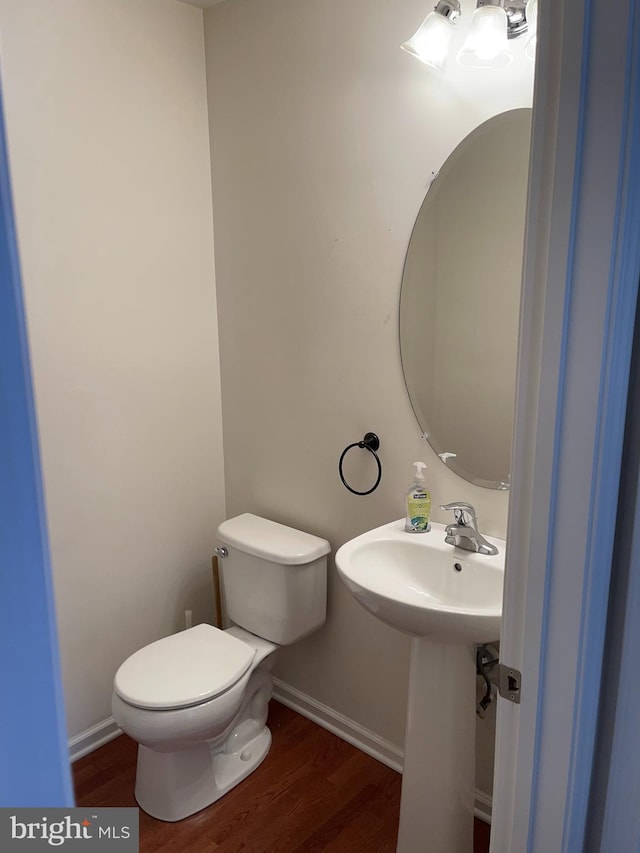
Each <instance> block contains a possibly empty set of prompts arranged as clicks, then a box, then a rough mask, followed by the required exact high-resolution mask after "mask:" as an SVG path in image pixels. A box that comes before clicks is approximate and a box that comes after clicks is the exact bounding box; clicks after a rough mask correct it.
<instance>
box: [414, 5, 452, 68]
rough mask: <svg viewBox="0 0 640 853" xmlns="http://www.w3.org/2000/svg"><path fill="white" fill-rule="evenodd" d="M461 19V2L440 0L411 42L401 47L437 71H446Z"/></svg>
mask: <svg viewBox="0 0 640 853" xmlns="http://www.w3.org/2000/svg"><path fill="white" fill-rule="evenodd" d="M459 17H460V3H459V0H438V3H437V5H436V7H435V9H434V10H433V12H430V13H429V14H428V15H427V17H426V18H425V19H424V21H423V22H422V23H421V24H420V26H419V27H418V29H417V30H416V32H415V33H414V35H412V36H411V38H410V39H409V41H406V42H404V44H401V45H400V47H401V48H402V49H403V50H406V51H407V53H410V54H411V55H412V56H415V57H416V59H419V60H420V62H424V63H425V65H430V66H431V67H432V68H435V69H436V70H437V71H444V66H445V63H446V61H447V56H448V55H449V48H450V47H451V39H452V38H453V31H454V27H455V24H456V21H457V20H458V18H459Z"/></svg>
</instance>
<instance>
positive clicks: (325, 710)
mask: <svg viewBox="0 0 640 853" xmlns="http://www.w3.org/2000/svg"><path fill="white" fill-rule="evenodd" d="M273 698H274V699H276V700H277V701H278V702H281V703H282V704H283V705H286V706H287V708H291V709H292V710H294V711H297V712H298V713H299V714H302V716H303V717H307V719H309V720H313V722H314V723H317V724H318V725H319V726H322V728H323V729H328V731H330V732H333V734H334V735H337V736H338V737H339V738H342V740H346V741H347V743H350V744H351V745H352V746H356V747H357V748H358V749H361V750H362V752H366V754H367V755H370V756H372V757H373V758H377V759H378V761H381V762H382V763H383V764H386V766H387V767H391V768H392V769H393V770H397V771H398V773H402V764H403V760H404V755H403V752H402V750H401V749H399V748H398V747H397V746H396V745H395V744H393V743H390V742H389V741H388V740H384V739H383V738H381V737H379V736H378V735H377V734H375V733H374V732H372V731H370V730H369V729H365V727H364V726H361V725H360V724H359V723H355V722H354V721H353V720H350V719H349V718H348V717H345V716H344V715H343V714H340V713H338V711H334V710H333V708H329V706H328V705H323V704H322V702H318V701H317V700H316V699H312V698H311V696H307V694H306V693H302V691H300V690H297V689H296V688H295V687H291V686H290V685H288V684H285V683H284V681H280V679H279V678H274V679H273Z"/></svg>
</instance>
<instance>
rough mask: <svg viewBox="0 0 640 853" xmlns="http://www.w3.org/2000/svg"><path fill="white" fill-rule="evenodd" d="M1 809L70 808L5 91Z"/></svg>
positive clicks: (0, 166) (0, 135)
mask: <svg viewBox="0 0 640 853" xmlns="http://www.w3.org/2000/svg"><path fill="white" fill-rule="evenodd" d="M0 672H2V684H3V691H4V690H6V691H7V692H6V693H4V692H3V701H2V702H0V756H2V761H1V762H0V806H1V807H16V808H17V807H27V806H34V807H35V806H42V807H45V806H52V807H53V806H60V807H68V806H72V805H73V791H72V786H71V772H70V768H69V757H68V749H67V737H66V725H65V715H64V703H63V697H62V684H61V678H60V661H59V655H58V637H57V631H56V619H55V608H54V599H53V585H52V579H51V564H50V560H49V547H48V540H47V528H46V519H45V510H44V496H43V489H42V474H41V469H40V454H39V449H38V434H37V428H36V417H35V409H34V397H33V388H32V382H31V368H30V363H29V348H28V341H27V331H26V322H25V312H24V304H23V297H22V287H21V281H20V264H19V259H18V248H17V239H16V228H15V220H14V215H13V206H12V198H11V183H10V178H9V164H8V152H7V143H6V134H5V125H4V115H3V110H2V94H1V91H0Z"/></svg>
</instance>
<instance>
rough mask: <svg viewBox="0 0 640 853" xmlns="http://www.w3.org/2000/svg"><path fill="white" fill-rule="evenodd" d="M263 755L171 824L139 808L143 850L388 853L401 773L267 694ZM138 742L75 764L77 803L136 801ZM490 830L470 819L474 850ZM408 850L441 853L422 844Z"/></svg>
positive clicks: (482, 851)
mask: <svg viewBox="0 0 640 853" xmlns="http://www.w3.org/2000/svg"><path fill="white" fill-rule="evenodd" d="M269 728H270V729H271V733H272V735H273V744H272V746H271V751H270V753H269V755H268V757H267V759H266V760H265V762H264V763H263V764H262V765H261V766H260V767H259V768H258V769H257V770H255V771H254V773H252V774H251V776H249V777H247V779H245V780H244V781H243V782H242V783H241V784H240V785H238V786H237V787H236V788H234V789H233V790H232V791H229V793H228V794H226V795H225V796H224V797H223V798H222V799H221V800H219V801H218V802H217V803H214V804H213V805H211V806H209V808H207V809H204V810H203V811H201V812H199V813H198V814H195V815H193V816H192V817H190V818H187V819H186V820H183V821H180V822H178V823H163V822H162V821H158V820H154V819H153V818H151V817H149V816H148V815H147V814H145V813H144V812H143V811H142V810H141V811H140V853H155V851H160V850H162V851H165V853H187V851H188V853H208V851H212V853H213V852H214V851H215V853H394V851H395V849H396V834H397V827H398V814H399V810H400V780H401V776H400V774H398V773H396V772H395V771H394V770H391V769H389V768H388V767H385V766H384V765H383V764H380V762H379V761H376V760H375V759H374V758H370V757H369V756H368V755H365V754H364V753H363V752H360V750H358V749H356V748H355V747H353V746H351V745H350V744H348V743H346V742H345V741H343V740H341V739H340V738H338V737H336V736H335V735H333V734H331V733H330V732H328V731H326V730H325V729H322V728H320V726H317V725H315V723H312V722H310V721H309V720H307V719H306V718H304V717H301V716H300V715H299V714H296V713H295V712H294V711H291V710H289V709H288V708H285V707H284V706H283V705H280V704H278V703H277V702H274V701H272V702H271V704H270V707H269ZM135 767H136V744H135V743H134V741H132V740H130V738H128V737H127V736H126V735H122V736H121V737H119V738H116V740H113V741H111V742H110V743H108V744H106V745H105V746H103V747H101V748H100V749H97V750H96V751H95V752H92V753H91V754H90V755H87V756H86V757H85V758H82V759H80V760H79V761H77V762H76V763H75V764H74V765H73V777H74V784H75V791H76V803H77V805H79V806H135V805H136V802H135V799H134V796H133V788H134V779H135ZM488 850H489V827H488V826H487V825H486V824H484V823H482V822H481V821H478V820H476V822H475V839H474V851H475V853H488ZM415 853H442V851H435V850H430V849H429V844H428V839H425V846H424V848H423V849H422V850H419V851H418V850H417V851H415Z"/></svg>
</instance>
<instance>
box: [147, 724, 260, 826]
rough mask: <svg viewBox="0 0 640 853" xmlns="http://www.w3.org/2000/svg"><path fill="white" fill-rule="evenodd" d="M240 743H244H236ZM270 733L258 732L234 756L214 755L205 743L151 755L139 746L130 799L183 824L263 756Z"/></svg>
mask: <svg viewBox="0 0 640 853" xmlns="http://www.w3.org/2000/svg"><path fill="white" fill-rule="evenodd" d="M241 740H243V739H241ZM270 746H271V732H270V731H269V729H268V728H267V727H266V726H264V728H262V730H261V731H260V732H259V733H258V734H257V735H255V736H254V737H252V738H251V739H250V740H248V741H245V742H244V743H243V744H242V747H241V748H239V749H238V750H237V751H235V752H216V753H213V750H212V748H211V747H210V745H209V744H208V743H199V744H197V745H196V746H193V747H191V748H190V749H183V750H180V751H179V752H156V751H155V750H153V749H149V748H148V747H146V746H143V745H142V744H140V745H139V746H138V769H137V772H136V789H135V796H136V800H137V802H138V805H139V806H140V808H141V809H143V810H144V811H145V812H147V814H150V815H151V817H155V818H157V819H158V820H165V821H170V822H173V821H177V820H182V819H183V818H185V817H189V815H192V814H195V812H198V811H200V810H201V809H204V808H206V807H207V806H210V805H211V804H212V803H215V801H216V800H219V799H220V797H222V796H223V795H224V794H226V793H227V791H230V790H231V788H233V787H235V786H236V785H237V784H238V783H239V782H241V781H242V780H243V779H244V778H246V777H247V776H248V775H249V774H250V773H252V772H253V771H254V770H255V769H256V767H258V766H259V765H260V764H261V763H262V762H263V761H264V759H265V758H266V756H267V753H268V752H269V748H270Z"/></svg>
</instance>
